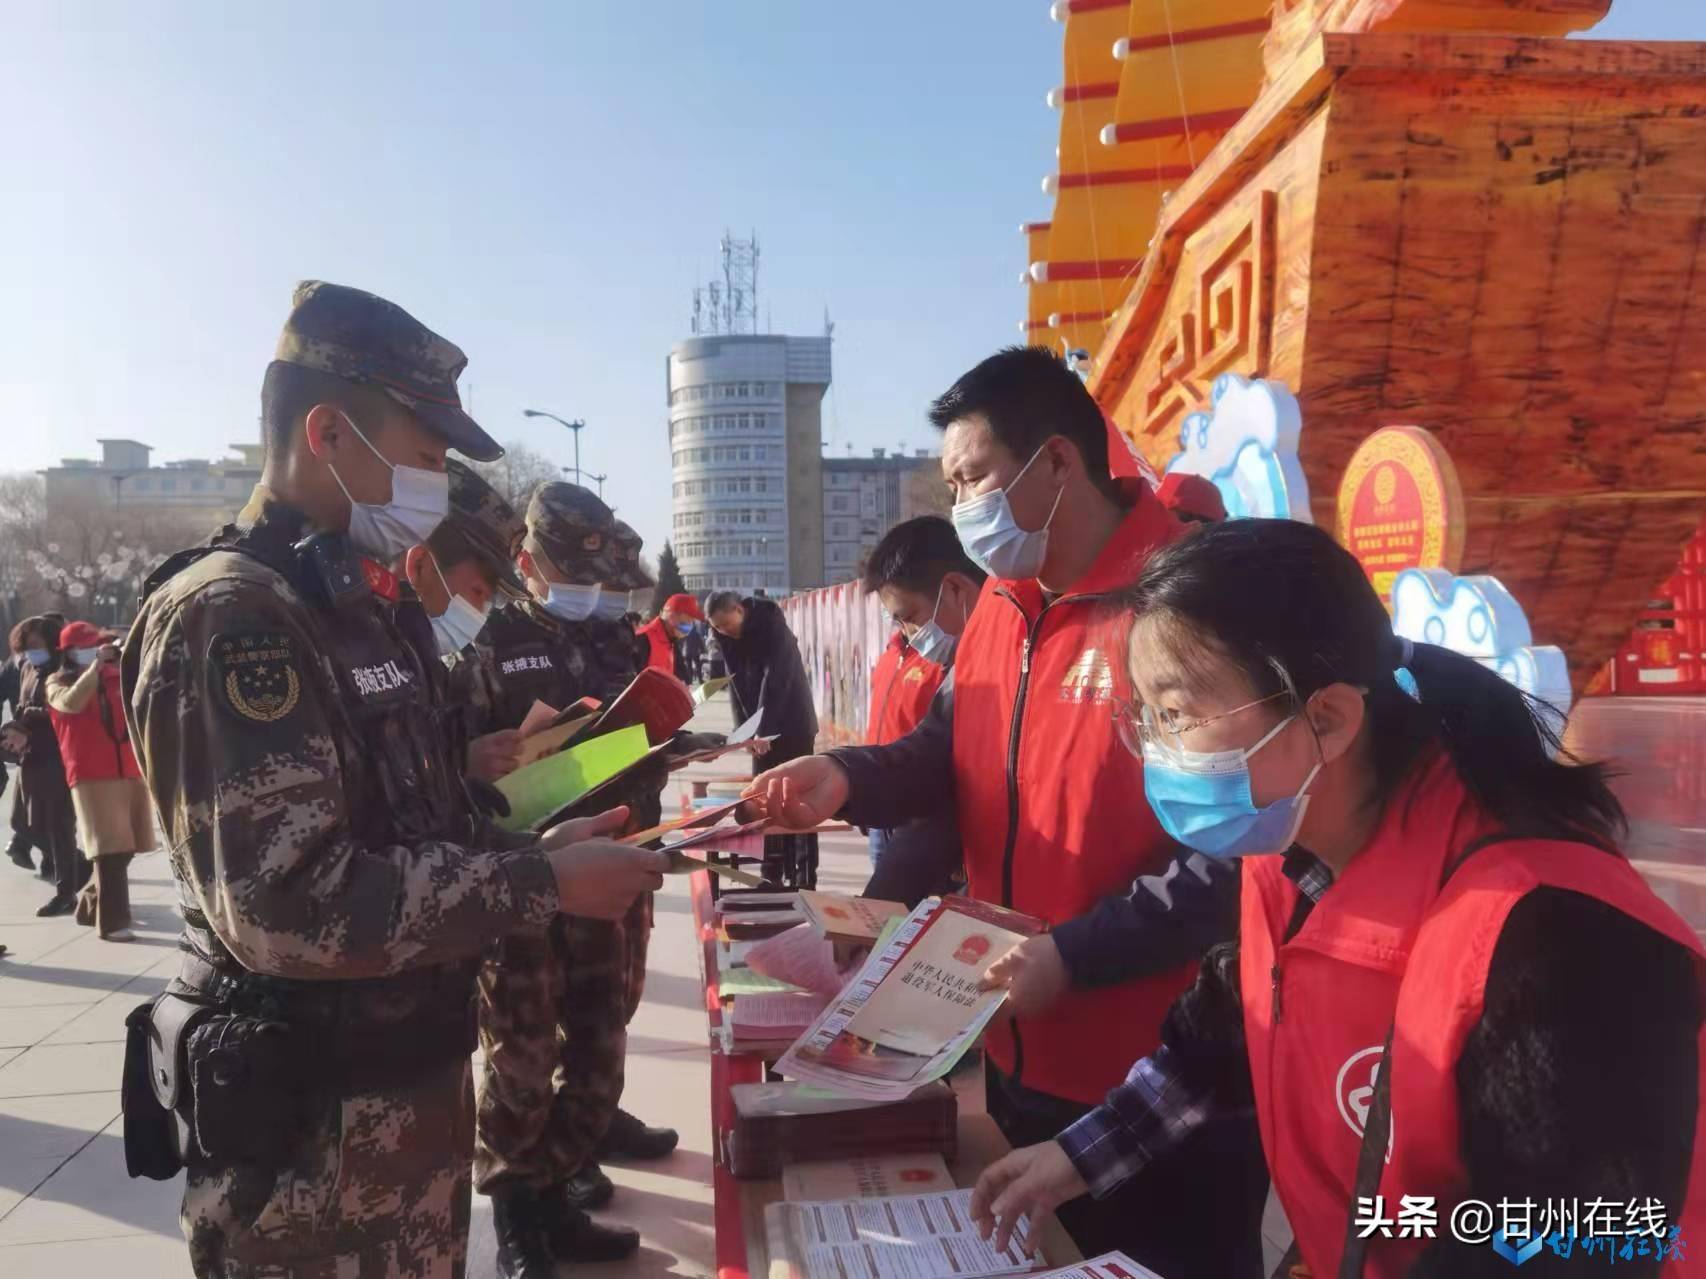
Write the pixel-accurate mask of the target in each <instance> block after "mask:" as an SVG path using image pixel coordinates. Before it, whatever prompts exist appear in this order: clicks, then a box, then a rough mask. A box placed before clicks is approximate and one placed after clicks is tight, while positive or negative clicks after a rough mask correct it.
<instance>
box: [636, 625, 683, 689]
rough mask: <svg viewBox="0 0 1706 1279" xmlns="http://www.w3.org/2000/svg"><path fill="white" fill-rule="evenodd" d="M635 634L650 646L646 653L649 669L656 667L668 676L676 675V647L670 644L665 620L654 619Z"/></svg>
mask: <svg viewBox="0 0 1706 1279" xmlns="http://www.w3.org/2000/svg"><path fill="white" fill-rule="evenodd" d="M634 633H635V634H636V635H639V636H641V637H642V638H643V639H644V640H645V641H646V643H647V645H648V646H649V647H648V649H647V653H646V665H647V667H656V668H657V669H658V670H660V671H662V672H664V674H666V675H673V674H675V645H674V644H672V643H671V642H670V638H669V632H668V631H667V630H665V629H664V620H663V618H662V617H654V618H652V620H651V621H649V622H647V623H646V624H645V625H644V626H642V627H640V628H639V630H637V631H635V632H634Z"/></svg>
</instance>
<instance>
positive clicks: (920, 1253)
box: [764, 1190, 1047, 1279]
mask: <svg viewBox="0 0 1706 1279" xmlns="http://www.w3.org/2000/svg"><path fill="white" fill-rule="evenodd" d="M971 1194H972V1192H971V1191H970V1190H949V1191H943V1192H939V1193H936V1194H925V1195H892V1196H889V1197H887V1198H880V1199H841V1200H833V1201H827V1202H815V1203H788V1202H786V1201H784V1202H781V1203H773V1204H770V1205H768V1206H767V1207H766V1208H765V1209H764V1230H765V1237H766V1242H767V1243H768V1245H769V1250H770V1279H984V1277H985V1276H993V1275H1013V1274H1024V1273H1027V1272H1032V1271H1037V1270H1041V1269H1044V1268H1045V1267H1046V1264H1047V1263H1046V1262H1045V1261H1044V1259H1043V1258H1042V1257H1041V1256H1038V1257H1035V1258H1031V1257H1027V1256H1026V1255H1025V1250H1026V1247H1027V1246H1028V1244H1029V1241H1030V1223H1029V1222H1028V1221H1027V1220H1026V1219H1025V1218H1023V1217H1021V1218H1019V1221H1018V1224H1017V1226H1016V1228H1015V1229H1014V1231H1013V1237H1012V1238H1011V1239H1010V1240H1008V1243H1007V1247H1006V1248H1004V1249H999V1250H998V1249H997V1248H996V1247H995V1245H994V1243H993V1241H991V1240H986V1239H984V1238H982V1237H981V1236H980V1235H979V1234H978V1230H977V1226H976V1225H975V1224H974V1223H973V1222H972V1219H971Z"/></svg>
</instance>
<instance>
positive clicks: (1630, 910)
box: [1239, 756, 1706, 1279]
mask: <svg viewBox="0 0 1706 1279" xmlns="http://www.w3.org/2000/svg"><path fill="white" fill-rule="evenodd" d="M1496 833H1497V829H1496V827H1495V826H1494V824H1493V823H1492V822H1491V821H1490V819H1489V818H1488V817H1487V816H1486V815H1485V814H1484V813H1483V812H1481V810H1480V809H1478V808H1477V807H1476V806H1475V804H1474V803H1473V802H1472V801H1471V800H1470V799H1469V797H1468V795H1467V793H1466V792H1465V790H1464V788H1463V783H1462V781H1461V780H1460V779H1459V778H1458V775H1457V772H1456V770H1455V768H1453V767H1452V765H1451V763H1450V761H1449V760H1448V759H1446V758H1445V757H1443V756H1441V757H1439V758H1436V759H1435V760H1434V761H1433V762H1432V763H1431V764H1429V765H1428V766H1426V767H1425V768H1423V769H1422V770H1420V771H1419V773H1418V775H1417V778H1416V780H1415V781H1414V782H1412V783H1411V784H1410V785H1409V787H1408V788H1407V789H1406V790H1405V791H1404V792H1403V793H1400V794H1398V795H1395V796H1394V797H1393V798H1392V799H1391V800H1390V801H1389V802H1388V803H1387V805H1386V816H1385V817H1384V818H1383V819H1382V823H1381V826H1380V828H1379V829H1378V830H1377V832H1376V834H1375V837H1374V839H1373V841H1372V842H1371V843H1370V844H1369V846H1368V847H1367V848H1366V849H1365V850H1364V851H1363V852H1362V853H1361V854H1360V855H1358V857H1357V858H1356V859H1355V860H1354V861H1352V862H1351V864H1350V865H1349V866H1348V867H1346V869H1345V871H1344V873H1343V874H1342V875H1341V876H1340V877H1339V879H1338V880H1337V882H1335V883H1334V885H1333V887H1332V889H1331V890H1330V891H1329V892H1328V893H1326V894H1325V895H1324V896H1323V897H1322V898H1321V901H1320V904H1319V905H1317V906H1316V907H1315V908H1314V910H1313V911H1312V912H1311V913H1310V914H1309V916H1308V918H1307V919H1306V920H1305V921H1304V923H1303V926H1302V927H1301V928H1300V929H1299V930H1298V932H1297V935H1296V936H1295V937H1293V938H1292V939H1291V940H1290V941H1288V942H1284V943H1283V944H1281V939H1282V938H1283V937H1284V936H1285V931H1286V928H1287V926H1288V923H1289V921H1290V919H1291V915H1292V911H1293V908H1294V907H1295V906H1296V904H1297V897H1298V890H1297V888H1296V887H1295V886H1294V885H1293V884H1292V883H1291V881H1290V880H1288V879H1287V878H1286V877H1285V875H1284V873H1283V869H1282V867H1283V861H1284V859H1283V858H1282V857H1278V856H1274V857H1253V858H1246V859H1245V860H1244V862H1243V885H1242V920H1241V923H1240V959H1239V978H1240V983H1241V987H1242V990H1243V1008H1244V1028H1245V1033H1246V1036H1247V1039H1248V1048H1249V1056H1250V1071H1251V1078H1252V1083H1253V1084H1254V1087H1255V1095H1256V1113H1257V1118H1258V1121H1259V1122H1260V1125H1261V1131H1262V1146H1263V1149H1264V1151H1265V1152H1266V1154H1267V1161H1268V1168H1269V1170H1270V1172H1271V1173H1272V1175H1273V1182H1274V1188H1275V1190H1276V1192H1277V1193H1278V1195H1279V1197H1280V1201H1281V1203H1283V1204H1284V1206H1285V1212H1286V1217H1287V1218H1288V1219H1289V1220H1290V1222H1291V1226H1292V1229H1293V1230H1294V1231H1295V1233H1296V1236H1297V1242H1298V1247H1299V1249H1300V1250H1301V1252H1302V1255H1303V1260H1304V1261H1305V1262H1307V1263H1308V1266H1309V1269H1310V1271H1311V1272H1312V1273H1313V1274H1315V1275H1317V1276H1322V1275H1332V1274H1335V1273H1337V1271H1338V1267H1339V1258H1340V1253H1341V1252H1342V1251H1343V1248H1344V1239H1345V1228H1346V1224H1347V1222H1348V1221H1349V1219H1350V1215H1351V1212H1352V1208H1353V1205H1352V1200H1353V1198H1354V1197H1355V1185H1356V1167H1357V1156H1358V1152H1359V1150H1360V1147H1361V1143H1362V1124H1363V1120H1364V1118H1365V1117H1366V1115H1367V1112H1368V1106H1369V1101H1370V1099H1371V1097H1372V1095H1373V1086H1374V1076H1375V1068H1376V1066H1377V1064H1378V1062H1379V1061H1380V1055H1381V1047H1382V1045H1383V1044H1384V1043H1385V1042H1386V1036H1387V1031H1388V1029H1389V1028H1390V1029H1391V1030H1392V1049H1391V1060H1390V1062H1389V1063H1388V1066H1387V1069H1388V1070H1390V1072H1391V1074H1390V1078H1391V1081H1392V1085H1391V1092H1392V1131H1391V1138H1390V1141H1389V1144H1388V1154H1387V1157H1386V1161H1385V1167H1384V1169H1383V1171H1382V1175H1381V1179H1380V1184H1379V1189H1378V1191H1376V1192H1375V1193H1378V1194H1380V1195H1382V1196H1383V1197H1384V1198H1385V1202H1386V1214H1387V1216H1389V1217H1390V1216H1395V1215H1396V1213H1397V1210H1398V1207H1399V1205H1400V1203H1401V1200H1402V1197H1403V1196H1405V1195H1415V1196H1432V1197H1433V1198H1434V1200H1435V1207H1436V1208H1437V1210H1438V1214H1439V1216H1438V1227H1437V1228H1438V1230H1439V1232H1440V1233H1441V1234H1445V1233H1447V1232H1448V1231H1449V1229H1450V1224H1449V1223H1450V1220H1451V1210H1452V1207H1453V1206H1454V1205H1456V1204H1457V1203H1459V1202H1461V1201H1462V1200H1463V1199H1464V1198H1465V1197H1466V1194H1467V1184H1468V1183H1467V1176H1466V1173H1465V1169H1464V1161H1463V1155H1462V1148H1461V1136H1460V1134H1461V1126H1460V1110H1459V1104H1458V1096H1457V1063H1458V1058H1459V1057H1460V1056H1461V1055H1462V1052H1463V1046H1464V1043H1465V1041H1466V1040H1467V1038H1468V1036H1469V1033H1470V1031H1472V1030H1473V1029H1474V1028H1475V1026H1476V1025H1477V1023H1479V1022H1480V1020H1481V1015H1482V1008H1483V1002H1484V998H1485V994H1486V982H1487V971H1488V965H1489V963H1490V962H1491V960H1492V957H1493V951H1494V948H1495V946H1496V945H1497V943H1498V940H1499V934H1500V930H1501V929H1502V928H1503V927H1504V923H1505V919H1506V917H1507V916H1508V915H1509V914H1510V912H1511V910H1512V908H1513V907H1514V906H1515V905H1516V904H1517V902H1518V901H1520V900H1521V899H1522V898H1523V897H1524V896H1525V895H1526V894H1527V893H1529V892H1530V891H1532V890H1533V889H1535V888H1538V887H1541V886H1550V887H1556V888H1563V889H1568V890H1570V891H1572V892H1577V893H1582V894H1585V895H1586V896H1589V897H1593V898H1597V899H1599V900H1600V901H1603V902H1606V903H1609V904H1610V905H1612V906H1614V907H1616V908H1617V909H1618V910H1620V911H1622V912H1623V913H1624V914H1626V915H1628V916H1630V917H1631V918H1633V919H1635V920H1637V921H1639V922H1640V923H1643V924H1645V925H1646V926H1647V927H1649V928H1652V929H1653V930H1655V931H1656V932H1658V933H1661V934H1662V935H1664V936H1666V937H1668V938H1670V939H1672V940H1673V941H1675V942H1676V943H1677V944H1678V945H1681V946H1685V947H1687V948H1688V949H1689V950H1690V951H1691V952H1693V953H1694V955H1695V956H1696V957H1697V959H1699V960H1700V964H1701V971H1702V974H1703V976H1706V954H1703V952H1702V950H1701V946H1700V942H1699V939H1698V938H1696V937H1695V935H1694V932H1693V930H1692V929H1691V928H1689V927H1688V925H1687V924H1685V923H1684V922H1683V921H1682V920H1681V919H1679V918H1678V917H1677V916H1676V914H1675V913H1674V912H1673V911H1671V909H1670V908H1669V907H1668V906H1665V905H1664V904H1663V903H1662V902H1660V901H1659V899H1658V898H1657V897H1656V896H1654V894H1653V892H1652V890H1651V889H1650V888H1648V887H1647V885H1646V884H1645V882H1643V881H1642V879H1641V877H1640V875H1639V874H1638V873H1637V872H1636V871H1635V869H1634V868H1633V867H1632V866H1631V865H1630V864H1629V863H1628V862H1627V861H1626V860H1624V859H1623V858H1621V857H1614V856H1611V855H1609V854H1607V853H1605V852H1602V851H1600V850H1599V849H1596V848H1592V847H1589V846H1588V845H1586V844H1578V843H1568V842H1563V841H1558V840H1514V841H1505V842H1499V843H1493V844H1488V845H1486V846H1485V847H1482V848H1480V849H1479V850H1478V851H1474V852H1471V853H1469V855H1468V856H1467V857H1466V858H1464V859H1463V860H1462V862H1461V865H1458V866H1457V868H1456V869H1455V870H1454V871H1453V872H1452V873H1451V875H1450V877H1449V879H1445V871H1446V868H1447V866H1448V865H1455V864H1456V863H1457V859H1458V858H1459V857H1460V856H1461V855H1462V854H1463V853H1464V851H1465V850H1466V849H1468V848H1469V847H1470V846H1471V845H1472V844H1474V842H1475V841H1477V840H1480V839H1484V838H1486V837H1488V836H1491V835H1494V834H1496ZM1442 879H1444V888H1443V889H1442V888H1441V886H1440V885H1441V881H1442ZM1700 1061H1701V1063H1702V1072H1703V1074H1706V1042H1703V1043H1702V1047H1701V1057H1700ZM1701 1091H1702V1096H1706V1079H1702V1087H1701ZM1702 1115H1706V1107H1701V1108H1700V1111H1699V1112H1698V1114H1697V1116H1696V1118H1695V1121H1694V1155H1693V1165H1692V1169H1691V1172H1690V1176H1689V1189H1688V1200H1687V1203H1686V1205H1678V1204H1668V1205H1666V1207H1667V1209H1668V1210H1669V1218H1670V1220H1671V1221H1672V1222H1674V1223H1679V1224H1680V1225H1681V1226H1682V1241H1683V1242H1684V1243H1693V1242H1694V1241H1695V1240H1698V1239H1701V1238H1702V1237H1706V1127H1703V1125H1702V1122H1701V1118H1700V1116H1702ZM1516 1189H1517V1190H1520V1189H1521V1187H1517V1188H1516ZM1494 1208H1495V1210H1496V1209H1497V1205H1496V1204H1495V1205H1494ZM1426 1243H1427V1241H1426V1240H1417V1239H1397V1238H1393V1239H1385V1238H1381V1237H1376V1238H1374V1239H1373V1240H1371V1242H1370V1247H1369V1251H1368V1254H1367V1259H1366V1260H1367V1264H1366V1268H1365V1271H1364V1273H1365V1274H1367V1275H1369V1276H1370V1277H1371V1279H1395V1277H1396V1276H1399V1275H1402V1274H1405V1273H1406V1272H1407V1271H1408V1269H1409V1267H1410V1265H1411V1264H1413V1263H1414V1261H1415V1259H1416V1257H1417V1255H1418V1254H1419V1253H1420V1252H1421V1251H1422V1249H1423V1248H1424V1247H1425V1246H1426ZM1677 1272H1678V1271H1677V1267H1676V1266H1674V1265H1672V1266H1670V1267H1669V1268H1668V1269H1667V1271H1666V1273H1667V1274H1670V1273H1677Z"/></svg>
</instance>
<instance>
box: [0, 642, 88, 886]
mask: <svg viewBox="0 0 1706 1279" xmlns="http://www.w3.org/2000/svg"><path fill="white" fill-rule="evenodd" d="M57 620H58V617H57V615H52V616H49V615H43V616H41V617H30V618H25V619H24V620H23V621H22V622H19V623H18V624H17V625H16V626H14V627H13V628H12V634H11V647H12V653H13V655H14V656H15V657H16V658H17V660H18V662H19V686H18V701H17V702H16V703H15V705H16V706H17V710H18V715H17V718H16V719H14V720H12V721H10V722H9V723H8V724H7V725H6V726H5V728H4V729H0V735H3V736H4V739H5V745H6V749H7V750H8V752H10V753H11V755H12V756H13V758H15V759H16V760H17V761H18V793H17V795H16V796H15V797H14V799H13V801H12V830H13V837H14V847H16V840H17V839H20V838H22V839H24V840H26V841H27V842H28V843H29V844H34V845H35V846H36V847H37V848H39V849H41V855H42V872H43V873H44V874H46V875H48V876H50V877H51V878H52V880H53V884H54V894H53V896H52V897H51V898H50V899H49V900H48V902H47V904H46V905H45V906H43V907H42V908H41V909H40V910H38V911H37V912H36V914H37V915H39V916H41V917H43V918H51V917H53V916H55V915H69V914H70V913H71V912H72V911H74V910H75V909H76V908H77V893H78V890H80V889H81V888H82V887H83V885H84V884H86V883H87V882H88V880H89V876H90V873H91V869H90V866H89V862H88V859H87V858H86V857H84V856H83V854H82V852H81V851H80V850H79V849H78V847H77V817H76V811H75V809H74V808H73V807H72V804H71V789H70V787H68V786H67V785H66V783H65V764H64V761H63V760H61V758H60V754H59V738H58V736H57V735H56V734H55V733H54V731H53V721H52V719H51V718H50V717H49V714H48V709H47V681H48V679H49V677H51V676H52V674H53V673H54V672H55V671H57V670H58V669H59V664H60V652H59V636H60V632H61V631H62V630H63V629H64V624H63V623H60V624H59V625H58V626H56V625H55V624H54V623H55V622H56V621H57ZM26 856H27V854H26Z"/></svg>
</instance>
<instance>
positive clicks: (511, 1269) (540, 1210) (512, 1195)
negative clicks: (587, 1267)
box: [492, 1186, 557, 1279]
mask: <svg viewBox="0 0 1706 1279" xmlns="http://www.w3.org/2000/svg"><path fill="white" fill-rule="evenodd" d="M492 1226H493V1229H494V1230H495V1231H496V1232H497V1236H498V1279H556V1275H557V1261H556V1258H555V1257H553V1256H552V1255H551V1240H550V1235H549V1232H548V1229H547V1226H546V1210H545V1203H544V1200H543V1198H542V1197H541V1194H540V1192H539V1191H537V1190H534V1189H532V1188H531V1187H528V1186H512V1187H510V1188H509V1189H507V1190H496V1191H493V1192H492Z"/></svg>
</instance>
